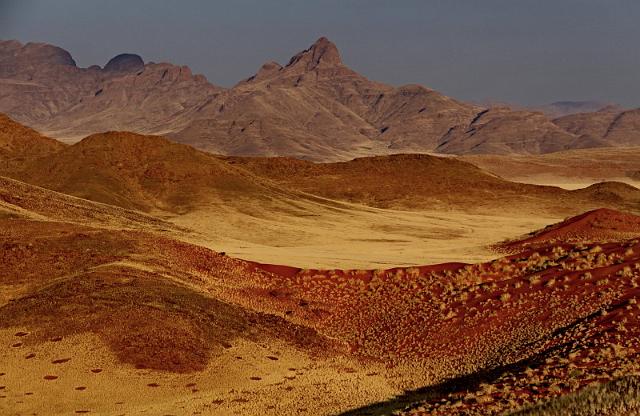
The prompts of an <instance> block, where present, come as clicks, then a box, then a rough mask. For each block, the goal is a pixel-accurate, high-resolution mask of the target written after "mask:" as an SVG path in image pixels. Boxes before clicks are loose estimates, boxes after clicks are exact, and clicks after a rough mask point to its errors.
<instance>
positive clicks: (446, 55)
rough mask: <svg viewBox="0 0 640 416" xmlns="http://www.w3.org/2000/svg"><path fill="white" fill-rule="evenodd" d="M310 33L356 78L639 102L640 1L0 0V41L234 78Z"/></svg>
mask: <svg viewBox="0 0 640 416" xmlns="http://www.w3.org/2000/svg"><path fill="white" fill-rule="evenodd" d="M320 36H327V37H328V38H329V39H331V40H332V41H334V42H335V43H336V44H337V45H338V48H339V49H340V51H341V54H342V57H343V60H344V61H345V63H346V64H348V65H349V66H351V67H352V68H353V69H355V70H357V71H359V72H361V73H362V74H363V75H365V76H367V77H369V78H371V79H375V80H378V81H383V82H387V83H390V84H394V85H401V84H407V83H420V84H424V85H426V86H429V87H431V88H434V89H437V90H439V91H442V92H444V93H446V94H448V95H451V96H454V97H456V98H460V99H465V100H476V101H482V100H493V101H505V102H511V103H520V104H534V105H535V104H541V103H547V102H552V101H557V100H605V101H613V102H618V103H620V104H623V105H626V106H636V107H638V106H640V45H639V41H640V1H638V0H440V1H437V0H405V1H403V0H393V1H392V0H388V1H379V0H324V1H322V0H315V1H311V0H229V1H214V0H191V1H190V0H180V1H178V0H174V1H171V0H108V1H106V0H99V1H98V0H15V1H14V0H0V39H18V40H20V41H23V42H26V41H42V42H47V43H52V44H55V45H58V46H61V47H63V48H65V49H67V50H69V51H70V52H71V54H72V55H73V57H74V58H75V60H76V62H78V64H79V65H81V66H89V65H91V64H100V65H104V64H105V63H106V62H107V60H108V59H109V58H111V57H112V56H114V55H116V54H118V53H122V52H134V53H138V54H140V55H141V56H142V57H143V59H145V61H156V62H158V61H170V62H172V63H176V64H183V65H188V66H190V67H191V68H192V70H194V72H198V73H203V74H205V75H206V76H207V78H208V79H209V80H210V81H211V82H213V83H214V84H218V85H223V86H231V85H233V84H234V83H235V82H237V81H238V80H240V79H242V78H245V77H247V76H250V75H252V74H253V73H254V72H255V71H256V69H257V68H258V67H259V66H260V65H261V64H262V63H263V62H264V61H267V60H276V61H278V62H280V63H286V62H287V61H288V59H289V57H291V56H292V55H293V54H294V53H296V52H298V51H300V50H302V49H305V48H306V47H308V46H309V45H310V44H311V43H312V42H313V41H314V40H315V39H317V38H318V37H320Z"/></svg>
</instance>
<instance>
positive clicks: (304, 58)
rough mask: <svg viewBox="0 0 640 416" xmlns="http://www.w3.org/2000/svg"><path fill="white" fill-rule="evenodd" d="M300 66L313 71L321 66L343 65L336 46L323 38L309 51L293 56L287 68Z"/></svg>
mask: <svg viewBox="0 0 640 416" xmlns="http://www.w3.org/2000/svg"><path fill="white" fill-rule="evenodd" d="M300 65H302V66H305V68H306V69H307V70H312V69H314V68H316V67H318V66H319V65H325V66H336V65H342V59H341V58H340V52H339V51H338V48H337V47H336V45H335V44H334V43H333V42H331V41H330V40H329V39H327V38H325V37H324V36H323V37H321V38H320V39H318V40H317V41H315V43H314V44H313V45H311V46H310V47H309V48H308V49H305V50H304V51H302V52H300V53H298V54H296V55H295V56H293V57H292V58H291V60H290V61H289V63H288V64H287V67H293V66H300Z"/></svg>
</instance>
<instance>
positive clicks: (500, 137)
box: [436, 107, 579, 154]
mask: <svg viewBox="0 0 640 416" xmlns="http://www.w3.org/2000/svg"><path fill="white" fill-rule="evenodd" d="M576 139H577V138H576V136H575V135H574V134H572V133H569V132H567V131H565V130H563V129H562V128H560V127H559V126H557V125H555V124H553V123H552V122H551V121H550V120H549V119H547V118H546V117H545V116H544V115H543V114H542V113H537V112H532V111H514V110H511V109H510V108H508V107H496V108H490V109H487V110H484V111H482V112H480V113H478V115H477V116H476V117H475V118H473V119H472V120H471V122H470V123H469V124H468V125H461V126H455V127H452V128H451V129H450V130H449V131H448V132H447V134H445V135H444V136H443V137H442V139H441V141H440V143H439V144H438V147H437V148H436V151H438V152H441V153H453V154H478V153H491V154H508V153H520V154H538V153H549V152H556V151H559V150H564V149H568V148H572V147H575V146H579V143H577V142H576Z"/></svg>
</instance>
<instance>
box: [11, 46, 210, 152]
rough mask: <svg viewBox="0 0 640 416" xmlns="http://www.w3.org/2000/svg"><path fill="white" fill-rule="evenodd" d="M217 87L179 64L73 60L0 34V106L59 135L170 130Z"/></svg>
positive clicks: (129, 59) (132, 59)
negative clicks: (83, 64)
mask: <svg viewBox="0 0 640 416" xmlns="http://www.w3.org/2000/svg"><path fill="white" fill-rule="evenodd" d="M221 90H222V89H221V88H219V87H216V86H214V85H212V84H210V83H209V82H208V81H207V80H206V78H205V77H204V76H202V75H193V74H192V73H191V71H190V70H189V68H187V67H185V66H182V67H180V66H175V65H172V64H166V63H161V64H154V63H147V64H144V63H143V61H142V58H140V57H139V56H137V55H131V54H125V55H119V56H117V57H115V58H113V59H112V60H110V61H109V63H107V65H106V66H105V67H104V69H102V68H100V67H99V66H97V65H94V66H91V67H89V68H79V67H77V66H76V63H75V61H74V60H73V58H72V57H71V55H70V54H69V53H68V52H67V51H65V50H63V49H61V48H58V47H55V46H51V45H47V44H42V43H27V44H25V45H23V44H21V43H19V42H17V41H0V111H2V112H4V113H6V114H8V115H9V116H11V117H12V118H14V119H15V120H17V121H20V122H22V123H24V124H27V125H29V126H31V127H33V128H35V129H37V130H39V131H40V132H42V133H45V134H47V135H49V136H52V137H55V138H58V139H63V140H64V139H67V140H68V141H77V140H79V139H80V138H82V137H84V136H86V135H88V134H91V133H95V132H101V131H106V130H133V131H138V132H146V133H164V132H170V131H175V130H178V129H180V128H182V127H183V126H184V125H186V124H187V123H188V122H189V121H190V120H191V119H192V118H193V113H194V112H195V111H197V109H198V108H199V107H200V106H202V105H204V104H205V103H206V102H207V101H208V100H211V99H213V98H214V97H215V96H216V95H217V94H219V93H220V91H221Z"/></svg>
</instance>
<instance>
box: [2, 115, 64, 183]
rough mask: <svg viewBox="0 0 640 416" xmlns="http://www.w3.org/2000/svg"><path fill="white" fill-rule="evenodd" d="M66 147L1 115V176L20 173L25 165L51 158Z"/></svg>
mask: <svg viewBox="0 0 640 416" xmlns="http://www.w3.org/2000/svg"><path fill="white" fill-rule="evenodd" d="M64 147H65V145H64V144H62V143H60V142H58V141H57V140H53V139H50V138H48V137H45V136H43V135H41V134H40V133H38V132H37V131H35V130H33V129H30V128H29V127H26V126H24V125H22V124H20V123H17V122H15V121H13V120H12V119H11V118H9V117H8V116H6V115H4V114H1V113H0V174H10V173H14V172H17V171H20V170H21V169H22V168H23V167H24V165H25V164H27V163H29V162H30V161H33V160H36V159H38V158H40V157H44V156H51V155H53V154H54V153H56V152H59V151H60V150H62V149H64Z"/></svg>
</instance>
